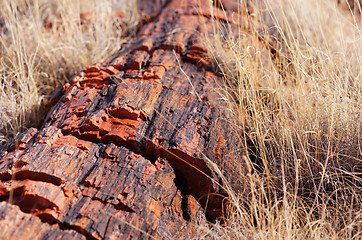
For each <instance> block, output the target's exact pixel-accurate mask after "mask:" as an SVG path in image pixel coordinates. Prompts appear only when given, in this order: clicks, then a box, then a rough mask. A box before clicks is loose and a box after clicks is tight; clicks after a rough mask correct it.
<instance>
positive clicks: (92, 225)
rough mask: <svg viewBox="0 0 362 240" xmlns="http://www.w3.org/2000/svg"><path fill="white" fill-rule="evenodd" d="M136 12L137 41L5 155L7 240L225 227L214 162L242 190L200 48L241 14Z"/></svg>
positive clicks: (172, 4) (0, 168)
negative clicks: (218, 223) (210, 223)
mask: <svg viewBox="0 0 362 240" xmlns="http://www.w3.org/2000/svg"><path fill="white" fill-rule="evenodd" d="M200 2H201V3H200ZM199 4H200V5H201V6H203V8H200V5H199ZM139 6H140V11H141V15H142V18H143V25H142V26H141V27H140V29H139V32H138V35H137V41H135V42H134V43H132V44H130V45H128V46H127V47H126V48H125V49H123V50H122V51H120V52H119V53H118V54H117V55H116V56H113V57H112V58H110V59H107V60H106V61H104V62H103V63H97V64H93V65H91V66H89V67H88V68H87V69H85V70H84V71H82V72H81V73H79V74H78V75H77V76H75V77H74V78H73V79H72V80H71V81H70V82H69V83H68V84H66V85H64V86H63V87H61V88H59V89H57V91H56V92H55V94H54V96H53V98H52V99H51V101H50V103H49V105H50V107H51V108H52V109H51V111H50V112H49V114H48V116H47V117H46V120H45V122H44V124H43V126H42V128H41V129H40V130H37V129H34V128H32V129H29V130H27V131H26V132H24V133H22V134H21V135H20V136H18V137H17V138H16V139H15V140H14V141H13V142H10V143H8V144H6V145H5V146H4V147H3V148H2V149H1V150H0V154H1V155H0V219H1V220H0V225H1V226H0V238H2V237H5V238H12V237H20V239H134V238H136V239H148V238H157V239H178V238H188V237H192V233H193V231H194V229H193V228H194V227H193V225H192V224H189V221H190V220H192V219H195V218H196V217H197V216H200V215H202V216H206V218H208V219H209V220H213V219H216V218H219V217H221V216H222V209H223V206H222V204H223V197H226V193H225V191H224V190H223V186H222V181H221V180H220V179H219V177H218V175H217V174H216V173H215V170H214V167H213V165H212V163H211V162H213V163H216V165H217V166H218V167H219V168H220V169H221V170H222V171H224V172H227V173H228V175H227V176H226V177H227V178H228V176H229V178H228V180H229V181H230V183H231V184H232V185H233V187H235V189H238V188H240V186H241V185H240V184H239V183H237V182H233V181H232V179H231V177H232V176H233V175H234V174H242V173H240V169H239V168H238V169H236V168H235V161H234V160H235V158H237V157H238V156H240V154H241V153H237V152H235V151H234V149H233V148H232V146H233V143H231V142H230V141H231V139H232V134H233V128H232V125H231V124H230V123H229V122H228V121H227V120H226V115H227V113H226V112H225V110H224V109H223V107H219V106H218V104H217V99H218V97H219V96H218V95H217V93H216V92H215V90H214V89H215V88H217V87H218V86H219V85H220V84H222V79H221V77H220V76H219V75H217V74H215V73H214V72H213V71H212V66H211V64H210V62H209V61H208V60H207V58H206V57H205V53H206V50H205V49H204V45H203V42H202V37H201V35H203V34H213V27H212V21H213V20H214V19H217V20H219V21H221V22H225V21H226V14H230V15H231V14H232V12H233V10H235V4H234V3H233V2H232V1H225V3H224V6H223V8H225V9H226V10H225V11H223V10H222V9H221V7H220V6H218V5H217V4H216V5H211V6H209V1H206V0H205V1H199V0H195V1H193V0H188V1H173V0H154V1H148V0H147V1H146V0H145V1H139ZM228 6H229V8H228ZM198 9H201V10H200V11H199V10H198ZM245 12H246V11H245ZM239 15H240V14H239ZM240 17H242V18H245V19H246V17H245V16H242V15H240ZM245 21H247V20H245ZM245 26H247V24H246V25H245ZM240 164H241V165H242V163H240ZM19 219H20V220H19Z"/></svg>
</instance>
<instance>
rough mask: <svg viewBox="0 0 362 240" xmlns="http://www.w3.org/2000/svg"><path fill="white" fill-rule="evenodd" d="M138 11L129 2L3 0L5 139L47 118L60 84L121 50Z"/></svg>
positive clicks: (1, 137) (0, 98)
mask: <svg viewBox="0 0 362 240" xmlns="http://www.w3.org/2000/svg"><path fill="white" fill-rule="evenodd" d="M135 9H136V7H135V1H125V0H121V1H114V0H113V1H112V0H102V1H95V0H92V1H86V0H77V1H73V0H56V1H50V0H25V1H24V0H3V1H2V7H1V9H0V19H1V21H0V79H1V82H0V83H1V84H0V122H1V123H2V124H1V125H0V142H4V141H7V140H8V139H10V138H13V137H14V136H16V135H17V134H18V133H19V132H22V131H23V130H24V129H25V128H26V127H29V126H37V125H38V124H39V123H40V122H41V121H42V118H43V117H44V114H45V113H44V112H43V111H44V103H45V102H46V101H47V99H48V98H49V95H50V94H51V93H52V92H53V90H54V88H55V86H56V85H61V84H64V83H65V82H67V80H68V79H69V78H70V77H72V76H73V75H74V74H75V73H77V72H78V71H80V70H82V69H84V68H85V67H86V66H88V65H90V64H91V63H94V62H100V61H102V60H104V59H105V58H107V57H109V56H110V55H111V54H112V53H114V52H116V51H117V50H119V49H120V47H121V46H122V44H124V43H126V42H127V41H128V40H129V38H127V36H130V35H131V34H132V33H133V32H134V30H135V28H136V25H137V23H138V22H139V20H138V16H137V13H136V12H135ZM115 10H117V11H123V12H124V13H125V14H124V17H118V16H117V13H119V12H117V11H115Z"/></svg>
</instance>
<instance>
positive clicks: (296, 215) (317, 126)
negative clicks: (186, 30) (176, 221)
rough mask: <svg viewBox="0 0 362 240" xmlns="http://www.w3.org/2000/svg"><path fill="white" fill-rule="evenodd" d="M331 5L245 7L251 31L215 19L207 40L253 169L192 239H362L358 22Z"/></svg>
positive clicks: (272, 2) (275, 1) (320, 1)
mask: <svg viewBox="0 0 362 240" xmlns="http://www.w3.org/2000/svg"><path fill="white" fill-rule="evenodd" d="M243 3H244V2H243V1H241V4H243ZM336 3H337V2H334V1H325V0H265V1H254V4H255V5H254V11H255V12H254V13H252V14H251V15H250V20H251V22H252V28H253V29H252V30H251V31H250V30H249V31H246V30H245V29H244V28H243V27H242V26H245V24H244V23H242V22H240V23H239V25H240V26H241V27H240V28H238V29H236V30H235V28H231V27H230V26H231V25H229V24H225V23H222V22H218V21H215V29H216V32H215V33H214V34H213V36H206V40H207V41H206V42H207V48H208V49H209V56H210V58H211V59H212V60H213V61H214V62H215V65H216V67H217V69H218V70H219V71H220V72H221V73H222V74H223V76H224V80H225V85H224V86H223V87H221V88H220V89H218V91H219V92H220V94H221V96H222V99H224V100H225V103H226V105H227V107H228V109H229V111H230V113H231V114H232V120H233V122H234V124H235V126H237V128H238V129H239V130H238V134H239V136H242V137H241V139H243V141H244V146H245V148H246V149H247V153H246V156H247V157H246V158H245V159H246V161H248V162H249V163H250V164H251V165H253V171H252V172H251V173H250V174H247V175H245V176H240V177H241V178H242V179H243V181H244V182H245V185H246V186H247V189H248V190H249V191H246V193H244V194H243V195H241V196H237V195H236V193H235V192H233V191H232V190H230V189H229V196H230V199H229V207H228V210H227V215H226V216H225V219H224V223H223V224H215V225H213V226H212V229H211V230H210V229H209V228H208V227H205V228H203V227H202V226H200V235H199V236H198V237H200V238H209V237H214V238H221V239H361V238H362V208H361V206H362V146H361V142H362V131H361V130H362V69H361V66H362V31H361V18H360V15H356V14H354V12H353V11H352V10H351V9H350V11H349V12H348V11H342V10H341V9H340V8H339V6H337V4H336ZM358 7H359V8H360V6H358ZM355 8H356V6H355ZM241 9H242V8H241ZM235 19H236V18H235ZM235 19H229V21H237V19H236V20H235ZM228 27H230V28H229V29H228ZM225 28H226V29H228V31H229V33H228V34H224V33H225ZM264 41H266V42H272V43H273V44H274V45H275V47H276V49H277V50H278V51H277V54H271V52H270V51H268V50H267V49H266V48H265V46H267V45H268V44H266V43H265V42H264ZM226 174H227V173H226Z"/></svg>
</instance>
